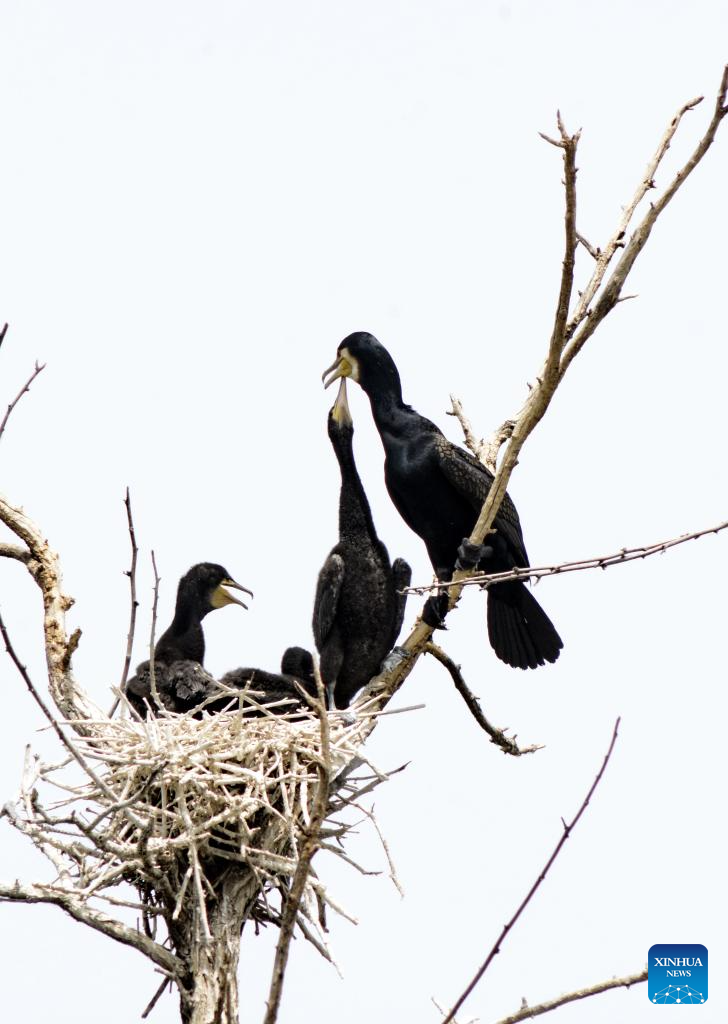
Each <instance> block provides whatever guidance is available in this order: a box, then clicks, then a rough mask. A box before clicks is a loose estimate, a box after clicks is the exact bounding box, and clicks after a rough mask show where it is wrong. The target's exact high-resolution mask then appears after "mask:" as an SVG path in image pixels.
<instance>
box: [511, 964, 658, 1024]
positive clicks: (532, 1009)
mask: <svg viewBox="0 0 728 1024" xmlns="http://www.w3.org/2000/svg"><path fill="white" fill-rule="evenodd" d="M641 981H647V968H645V969H644V970H643V971H639V972H638V973H637V974H629V975H627V976H626V977H624V978H610V979H609V981H600V982H598V983H597V984H596V985H589V986H588V987H587V988H580V989H577V990H576V991H574V992H566V993H564V995H561V996H557V997H556V999H549V1000H548V1001H547V1002H545V1003H537V1004H536V1005H535V1006H528V1005H524V1006H522V1007H521V1009H520V1010H518V1011H517V1012H516V1013H512V1014H511V1015H510V1016H509V1017H503V1019H502V1020H499V1021H497V1022H496V1024H518V1022H519V1021H522V1020H531V1019H532V1018H533V1017H539V1016H540V1015H541V1014H542V1013H549V1011H551V1010H557V1009H558V1008H559V1007H560V1006H565V1005H566V1004H567V1003H573V1002H576V1000H577V999H586V998H587V997H588V996H596V995H599V994H600V993H601V992H608V991H609V990H610V989H611V988H629V987H630V986H631V985H638V984H639V983H640V982H641Z"/></svg>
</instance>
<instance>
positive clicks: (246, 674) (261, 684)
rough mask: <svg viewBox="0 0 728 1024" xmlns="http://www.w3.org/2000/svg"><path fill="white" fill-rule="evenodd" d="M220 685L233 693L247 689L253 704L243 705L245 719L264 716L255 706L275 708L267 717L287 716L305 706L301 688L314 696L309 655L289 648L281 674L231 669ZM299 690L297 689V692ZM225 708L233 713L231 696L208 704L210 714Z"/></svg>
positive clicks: (257, 669)
mask: <svg viewBox="0 0 728 1024" xmlns="http://www.w3.org/2000/svg"><path fill="white" fill-rule="evenodd" d="M220 685H221V686H225V687H228V688H229V689H234V690H246V689H247V690H249V691H250V696H251V698H252V699H253V700H254V701H255V704H247V705H246V704H245V699H244V703H243V708H242V713H243V715H244V716H245V717H246V718H256V717H259V716H261V715H264V714H265V712H264V711H260V710H259V709H258V708H257V707H256V705H257V704H271V705H274V706H273V707H271V708H270V709H269V713H270V714H274V715H276V714H288V713H290V712H291V711H294V710H296V706H298V707H301V706H303V707H308V706H309V705H308V703H307V702H306V698H305V697H303V696H302V695H301V689H302V690H304V691H305V692H306V693H308V694H310V696H312V697H315V696H316V678H315V676H314V670H313V657H312V656H311V652H310V651H307V650H305V648H303V647H288V648H286V650H285V651H284V652H283V657H282V658H281V671H280V673H278V672H267V671H266V670H265V669H262V668H234V669H231V671H230V672H226V673H225V675H224V676H222V678H221V679H220ZM299 687H300V689H299ZM225 707H229V708H231V709H232V710H235V709H236V707H237V703H236V701H235V698H234V697H233V696H232V695H231V694H229V693H228V694H225V695H224V697H222V698H221V699H220V700H219V701H213V702H212V704H210V705H208V710H209V711H211V712H212V713H213V714H214V713H216V712H218V711H222V710H223V709H224V708H225Z"/></svg>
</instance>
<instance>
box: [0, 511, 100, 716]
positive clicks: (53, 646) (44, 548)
mask: <svg viewBox="0 0 728 1024" xmlns="http://www.w3.org/2000/svg"><path fill="white" fill-rule="evenodd" d="M0 520H2V522H4V523H5V525H6V526H7V527H8V528H9V529H10V530H12V532H13V533H14V534H15V536H16V537H17V538H18V539H19V540H21V541H22V542H23V544H25V545H26V547H27V548H28V552H29V557H28V559H27V561H26V562H25V564H26V566H27V569H28V572H29V573H30V574H31V576H32V577H33V579H34V580H35V582H36V583H37V585H38V586H39V588H40V590H41V593H42V595H43V609H44V620H43V635H44V638H45V649H46V662H47V665H48V683H49V688H50V692H51V697H52V698H53V702H54V703H55V705H56V707H57V708H58V710H59V711H60V712H61V716H62V717H63V718H65V719H68V720H70V721H73V723H74V729H76V731H77V732H81V731H83V720H84V719H89V718H90V719H93V718H95V717H96V716H97V715H98V713H99V709H98V708H96V707H94V705H93V704H92V703H91V701H90V700H89V699H88V697H87V696H86V694H85V693H84V692H83V691H82V690H81V689H80V687H78V686H77V685H76V683H75V681H74V679H73V676H72V674H71V670H70V663H69V659H70V655H71V654H72V653H73V643H72V641H71V638H70V637H69V636H68V634H67V633H66V623H65V616H66V612H67V611H68V609H69V608H70V607H71V606H72V604H73V600H72V599H71V598H70V597H68V596H66V595H65V594H64V593H63V591H62V589H61V570H60V565H59V561H58V555H57V554H56V553H55V552H54V551H52V550H51V548H50V547H49V545H48V543H47V541H46V540H45V538H44V537H43V534H42V533H41V531H40V529H39V527H38V526H37V525H36V524H35V523H34V522H33V521H32V519H30V518H29V517H28V516H27V515H26V514H25V512H24V511H23V509H21V508H15V507H14V506H12V505H11V504H10V503H9V502H8V501H7V499H6V498H4V497H3V496H2V495H0ZM15 557H17V556H15ZM21 560H23V559H21Z"/></svg>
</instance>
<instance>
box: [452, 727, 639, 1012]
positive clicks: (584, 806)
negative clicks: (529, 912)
mask: <svg viewBox="0 0 728 1024" xmlns="http://www.w3.org/2000/svg"><path fill="white" fill-rule="evenodd" d="M620 721H621V719H620V718H618V719H617V721H616V722H615V723H614V729H613V731H612V740H611V743H610V744H609V749H608V750H607V753H606V755H605V757H604V761H603V762H602V766H601V768H600V769H599V772H598V774H597V777H596V778H595V779H594V782H592V784H591V786H590V788H589V792H588V793H587V795H586V797H585V798H584V800H583V802H582V805H581V807H580V808H579V810H578V811H577V813H576V816H575V817H574V818H573V819H572V821H570V822H569V823H568V825H567V823H566V822H565V821H563V819H562V822H563V826H564V831H563V834H562V836H561V839H559V841H558V843H557V844H556V846H555V848H554V851H553V853H552V854H551V856H550V857H549V859H548V860H547V861H546V864H545V865H544V867H543V868H542V869H541V871H540V872H539V874H538V877H537V879H536V881H535V882H534V883H533V885H532V886H531V888H530V889H529V890H528V893H527V894H526V896H525V898H524V899H523V901H522V902H521V904H520V906H519V907H518V909H517V910H516V912H515V914H514V915H513V917H512V918H511V919H510V921H509V922H508V923H507V924H506V925H504V926H503V929H502V930H501V933H500V935H499V936H498V938H497V939H496V941H495V943H494V944H493V946H492V948H491V950H490V952H489V953H488V956H487V957H486V958H485V961H484V962H483V964H482V965H481V966H480V967H479V968H478V970H477V972H476V974H475V977H474V978H473V980H472V981H471V982H470V983H469V985H468V986H467V988H466V989H465V991H464V992H463V994H462V995H461V996H460V997H459V999H458V1000H457V1002H456V1003H455V1005H454V1006H453V1008H452V1009H451V1010H450V1012H449V1013H448V1015H447V1017H446V1018H445V1020H444V1021H443V1022H442V1024H452V1021H453V1019H454V1017H455V1014H456V1013H457V1012H458V1010H459V1009H460V1007H461V1006H462V1005H463V1003H464V1002H465V1000H466V999H467V998H468V996H469V995H470V993H471V992H472V991H473V989H474V988H475V986H476V985H477V984H478V982H479V981H480V979H481V978H482V977H483V975H484V974H485V972H486V971H487V970H488V968H489V967H490V965H491V963H492V962H493V960H494V959H495V957H496V956H497V955H498V953H500V949H501V943H502V942H503V941H504V939H505V937H506V936H507V935H508V932H509V931H510V930H511V928H513V926H514V925H515V923H516V922H517V921H518V918H519V917H520V916H521V914H522V913H523V911H524V910H525V909H526V907H527V906H528V904H529V903H530V902H531V899H532V898H533V896H534V894H535V893H536V890H537V889H538V888H539V886H540V885H541V883H542V882H543V881H544V879H545V878H546V875H547V874H548V873H549V870H550V869H551V865H552V864H553V863H554V861H555V860H556V858H557V857H558V855H559V854H560V853H561V850H562V848H563V846H564V843H565V842H566V840H567V839H568V838H569V836H570V835H571V833H572V832H573V831H574V829H575V828H576V825H577V824H578V822H579V819H580V818H581V816H582V814H583V813H584V811H585V810H586V809H587V807H588V806H589V801H590V800H591V798H592V796H593V795H594V791H595V790H596V788H597V786H598V785H599V783H600V782H601V780H602V776H603V775H604V772H605V770H606V767H607V765H608V764H609V759H610V757H611V756H612V751H613V750H614V745H615V743H616V742H617V734H618V730H619V723H620Z"/></svg>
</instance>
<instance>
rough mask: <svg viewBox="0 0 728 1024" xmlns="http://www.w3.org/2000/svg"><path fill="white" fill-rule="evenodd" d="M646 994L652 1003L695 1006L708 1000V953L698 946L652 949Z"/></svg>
mask: <svg viewBox="0 0 728 1024" xmlns="http://www.w3.org/2000/svg"><path fill="white" fill-rule="evenodd" d="M648 958H649V959H648V961H647V992H648V995H649V997H650V1002H651V1003H662V1004H663V1005H664V1004H665V1003H669V1004H670V1005H671V1006H672V1005H675V1006H676V1005H677V1004H678V1003H679V1004H680V1005H681V1006H686V1005H687V1006H696V1005H700V1004H701V1003H705V1002H707V999H708V950H707V949H706V948H705V946H700V945H697V944H695V943H687V942H676V943H668V942H663V943H659V944H658V945H656V946H651V947H650V952H649V954H648Z"/></svg>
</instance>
